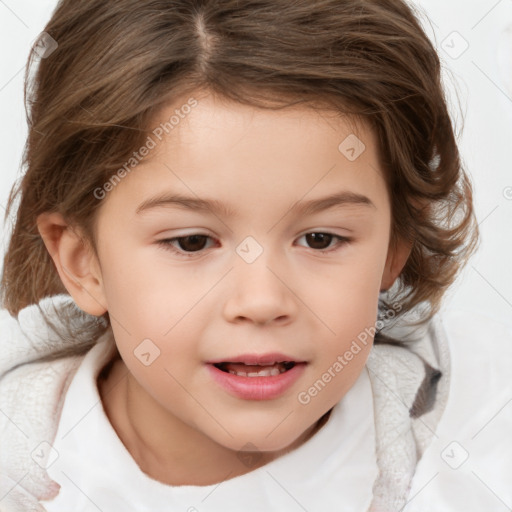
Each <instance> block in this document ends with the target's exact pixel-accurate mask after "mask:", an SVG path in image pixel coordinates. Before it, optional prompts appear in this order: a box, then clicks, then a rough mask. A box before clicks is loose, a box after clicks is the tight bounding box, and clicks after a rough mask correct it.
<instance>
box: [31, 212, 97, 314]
mask: <svg viewBox="0 0 512 512" xmlns="http://www.w3.org/2000/svg"><path fill="white" fill-rule="evenodd" d="M37 228H38V230H39V233H40V235H41V237H42V239H43V241H44V244H45V246H46V248H47V249H48V252H49V253H50V256H51V257H52V259H53V262H54V263H55V267H56V268H57V272H58V273H59V276H60V278H61V280H62V283H63V284H64V286H65V287H66V289H67V291H68V292H69V294H70V295H71V296H72V297H73V299H74V301H75V302H76V304H77V306H78V307H79V308H80V309H82V310H83V311H85V312H86V313H89V314H90V315H95V316H101V315H103V314H104V313H105V312H106V311H107V306H106V304H107V302H106V300H105V295H104V291H103V282H102V278H101V270H100V266H99V262H98V261H97V258H96V255H95V254H94V251H93V249H92V248H91V247H90V245H89V244H86V243H85V241H84V238H83V237H81V236H80V234H79V232H78V231H77V230H75V229H73V228H72V227H71V226H70V225H69V224H68V223H67V222H66V221H65V220H64V217H63V216H62V215H61V214H60V213H42V214H41V215H39V216H38V217H37Z"/></svg>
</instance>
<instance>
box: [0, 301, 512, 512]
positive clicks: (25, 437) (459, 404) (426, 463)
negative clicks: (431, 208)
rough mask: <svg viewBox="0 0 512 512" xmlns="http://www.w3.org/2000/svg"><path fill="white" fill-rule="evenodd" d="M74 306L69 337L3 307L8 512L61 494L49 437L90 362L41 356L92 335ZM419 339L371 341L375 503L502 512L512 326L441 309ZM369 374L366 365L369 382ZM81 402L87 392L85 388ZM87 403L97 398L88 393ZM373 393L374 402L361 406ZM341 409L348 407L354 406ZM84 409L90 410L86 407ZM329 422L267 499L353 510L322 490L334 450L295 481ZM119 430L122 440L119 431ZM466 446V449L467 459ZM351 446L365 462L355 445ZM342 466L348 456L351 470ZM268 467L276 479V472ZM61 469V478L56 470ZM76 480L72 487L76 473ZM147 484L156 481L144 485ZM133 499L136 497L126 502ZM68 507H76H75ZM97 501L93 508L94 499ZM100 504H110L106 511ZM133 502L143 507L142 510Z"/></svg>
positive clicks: (510, 499) (28, 313)
mask: <svg viewBox="0 0 512 512" xmlns="http://www.w3.org/2000/svg"><path fill="white" fill-rule="evenodd" d="M65 304H70V297H69V296H67V295H60V296H55V297H49V298H46V299H43V300H42V301H41V303H40V305H41V307H42V309H43V310H45V311H46V312H47V313H48V314H49V315H50V316H52V317H53V320H54V322H56V323H57V324H59V318H60V316H61V315H60V311H61V310H60V309H59V308H60V307H61V306H64V305H65ZM71 304H72V301H71ZM53 306H57V309H56V310H55V309H53ZM75 313H76V325H74V326H73V329H72V331H73V333H74V335H73V336H70V337H66V338H60V337H59V336H58V335H56V334H55V333H53V332H52V331H50V330H48V329H47V328H46V326H45V324H44V323H43V321H42V318H41V314H40V312H39V310H38V309H37V307H36V305H31V306H28V307H27V308H25V309H24V310H22V311H21V312H20V314H19V316H18V319H15V318H13V317H11V316H10V315H9V314H8V313H7V312H6V311H0V338H1V339H0V342H1V343H2V350H1V351H0V445H1V446H0V511H1V512H27V511H30V512H32V511H38V512H44V511H45V510H46V509H45V508H44V507H43V503H44V502H43V501H40V500H46V501H47V502H48V503H49V501H48V500H50V498H51V497H52V496H55V495H56V493H57V491H58V486H57V485H56V483H55V482H53V481H52V480H51V479H50V477H49V475H48V473H47V471H46V469H45V464H46V465H48V464H49V463H50V462H51V461H52V457H53V455H54V453H55V452H53V451H52V450H51V449H50V448H51V447H50V446H49V445H50V444H57V445H58V443H59V437H57V438H56V432H57V427H58V426H59V424H58V421H59V417H60V413H61V410H62V406H63V398H64V397H66V396H70V395H69V394H67V391H68V386H69V384H70V382H71V380H72V378H73V375H74V374H75V372H76V370H77V368H78V367H81V368H85V367H86V366H84V365H86V364H88V363H86V362H84V358H83V356H69V357H63V358H60V359H58V360H56V361H52V362H44V361H42V360H41V358H42V357H44V356H46V355H49V354H53V353H55V351H60V350H62V349H65V348H74V347H76V345H77V343H78V344H80V345H83V346H88V344H89V345H90V346H92V345H93V344H94V339H93V338H92V335H91V333H92V332H93V330H94V329H92V327H94V324H95V323H96V320H93V319H91V318H90V317H89V318H87V317H80V314H79V313H80V311H79V310H78V308H76V312H75ZM418 336H419V337H418V340H417V341H416V342H414V344H411V345H410V346H409V347H408V348H401V347H396V346H376V347H373V348H372V355H371V357H370V358H369V360H368V364H367V367H368V370H369V377H370V383H371V395H370V399H372V400H373V406H374V419H375V438H376V451H377V453H376V455H377V466H378V468H379V474H378V476H377V478H376V480H375V482H374V488H373V490H374V497H373V501H372V504H371V505H370V510H371V511H372V512H388V511H389V512H394V511H398V510H400V511H401V512H431V511H434V510H435V511H436V512H443V511H458V510H464V511H465V512H481V511H482V510H485V511H486V512H487V511H491V512H492V511H497V512H499V511H501V510H508V509H510V508H511V507H512V485H510V482H511V481H512V434H511V432H512V386H511V378H510V374H511V371H510V369H511V368H512V330H511V329H510V328H505V327H504V326H502V325H501V324H499V323H497V322H495V321H493V320H491V319H489V318H485V317H482V316H480V315H477V314H475V313H473V312H471V313H462V312H446V311H445V312H443V313H442V314H441V315H436V317H435V318H434V319H433V321H432V322H431V324H430V325H429V326H428V328H426V329H423V330H422V331H421V332H420V333H419V335H418ZM99 342H101V340H100V341H99ZM415 352H417V353H419V354H421V355H422V357H424V358H426V359H427V361H428V362H429V363H430V364H431V366H433V367H434V368H439V369H440V370H441V371H442V372H443V377H442V378H441V380H440V381H439V383H438V386H437V396H436V400H435V403H434V404H433V409H432V410H431V411H430V412H428V413H427V414H424V415H422V416H421V417H419V418H417V419H414V418H410V416H409V415H408V414H407V413H406V412H407V411H409V409H410V406H411V404H412V399H413V398H414V396H415V393H416V392H417V390H418V388H419V385H420V384H421V382H422V381H423V380H424V378H425V372H424V371H421V368H420V366H421V365H419V364H418V356H416V355H415ZM89 354H92V352H89ZM89 357H90V358H92V357H93V356H92V355H91V356H89ZM89 360H90V359H89ZM93 373H94V372H93ZM364 378H365V377H364V373H363V376H362V379H364ZM361 382H362V381H361ZM358 383H359V382H358ZM93 390H94V388H93ZM356 390H357V388H353V391H354V392H355V391H356ZM415 390H416V391H415ZM347 396H349V395H347ZM393 397H394V399H393ZM79 399H80V400H83V399H84V398H82V396H81V395H80V396H79ZM77 400H78V399H77ZM88 400H89V402H88V403H91V402H90V400H91V396H89V398H88ZM369 402H370V400H367V401H366V402H365V403H369ZM82 403H87V402H82ZM345 403H347V402H345V401H342V403H341V404H340V405H343V404H345ZM98 405H99V402H98ZM96 407H97V406H96ZM346 408H347V410H349V407H348V406H347V407H346ZM352 408H353V405H350V414H345V415H344V417H343V421H340V420H341V416H338V417H337V418H338V421H339V423H340V426H341V427H343V425H344V424H345V417H346V419H347V421H349V422H350V421H351V420H352V416H351V414H352ZM93 410H94V408H93ZM335 411H338V413H339V412H340V408H335ZM335 411H334V412H335ZM85 412H87V411H84V414H85ZM333 420H334V421H333ZM84 421H85V419H84ZM333 425H337V423H336V416H333V417H332V418H331V419H330V421H329V422H328V423H327V424H326V425H324V427H323V428H322V429H321V430H320V431H319V432H318V433H317V434H316V435H315V436H314V437H312V438H311V439H310V440H309V441H308V442H307V443H306V444H304V445H303V446H302V447H300V448H299V449H297V450H296V451H294V452H292V453H291V454H288V455H287V456H296V457H297V458H296V459H295V460H296V464H293V465H291V466H292V470H293V472H294V475H295V472H296V474H297V475H298V476H297V480H296V482H297V483H296V487H297V489H296V488H295V487H290V488H286V489H287V490H286V491H285V490H284V486H283V488H281V490H282V495H280V496H281V499H282V500H283V501H280V502H277V501H273V502H272V505H274V506H275V509H276V510H287V511H288V510H294V508H293V507H294V506H295V509H297V510H303V508H301V507H300V506H299V504H298V503H297V502H295V501H293V498H292V496H295V495H296V494H295V492H296V491H297V492H299V491H301V490H302V489H303V488H304V489H307V491H308V492H305V494H308V493H309V494H308V496H307V497H308V498H309V499H310V500H311V501H312V503H313V504H312V505H311V506H310V507H309V508H308V507H307V506H305V508H306V510H308V511H309V512H311V510H315V508H314V507H315V504H316V503H317V501H318V502H319V503H322V501H321V500H322V499H323V503H324V506H323V508H322V507H320V508H321V509H322V510H324V509H327V510H342V511H343V510H351V509H350V508H346V507H344V498H345V496H344V495H343V494H341V493H340V492H339V491H336V492H334V491H333V492H332V494H330V495H325V498H323V497H324V488H330V487H329V484H330V483H331V481H330V480H329V479H328V478H327V477H326V473H325V472H323V471H324V470H325V468H328V467H334V466H329V465H335V464H336V463H337V462H338V456H339V454H336V456H335V457H327V458H326V461H327V463H326V465H322V467H321V469H320V472H313V471H311V479H310V480H309V483H308V486H306V487H304V484H303V483H300V476H301V472H302V476H304V475H305V474H307V473H308V471H309V470H312V468H313V465H311V464H310V459H311V461H313V463H316V464H317V466H318V465H319V464H320V459H315V456H316V454H317V453H318V457H320V458H321V457H326V452H325V450H324V451H323V452H322V450H317V448H316V443H317V442H320V443H322V439H324V438H325V436H326V435H333V437H332V439H331V444H330V448H331V453H332V454H334V453H335V450H336V448H337V447H338V443H339V439H338V435H339V431H338V430H336V432H335V433H334V434H335V435H334V434H333V432H332V431H331V434H329V428H332V426H333ZM324 429H325V430H324ZM410 432H412V435H410ZM89 433H91V432H90V431H89ZM326 433H327V434H326ZM69 435H71V434H69ZM61 437H62V436H61ZM68 437H69V436H66V438H65V439H67V438H68ZM115 439H117V442H118V443H120V441H119V439H118V438H117V437H116V438H115ZM81 441H83V439H82V440H81ZM322 446H325V445H323V444H322ZM109 449H115V442H113V443H110V444H109ZM300 450H302V451H300ZM64 451H65V450H64ZM466 452H467V453H468V454H469V455H468V458H467V460H464V458H465V456H466V455H465V454H466ZM299 454H300V458H299V457H298V455H299ZM125 455H128V454H127V453H125ZM352 455H353V456H354V457H355V458H356V459H359V455H360V451H359V449H358V451H357V453H356V452H353V453H352ZM97 456H99V465H98V466H97V467H96V470H97V471H100V470H101V469H102V468H103V466H104V464H105V461H106V460H107V457H106V456H105V457H104V458H102V457H101V454H99V455H98V454H97ZM287 456H285V457H283V458H282V459H278V460H277V461H274V463H272V464H275V468H276V471H277V470H278V468H279V463H281V464H282V463H283V462H282V461H284V463H285V465H286V468H288V463H287V459H286V457H287ZM347 456H348V455H347ZM61 459H62V461H63V460H64V459H65V456H64V455H62V454H59V458H58V459H57V461H56V462H55V463H54V465H51V466H50V467H49V469H50V471H54V470H56V469H57V467H58V466H57V465H56V464H57V462H58V461H59V460H61ZM128 460H129V461H131V464H132V469H133V464H134V462H133V460H132V459H131V458H129V459H128ZM340 464H342V463H340ZM346 464H349V469H347V466H346ZM269 467H270V466H268V465H267V466H265V467H264V468H260V470H261V471H260V472H259V474H260V475H261V478H263V476H264V475H265V473H264V470H265V469H268V468H269ZM354 467H356V466H354ZM123 469H124V468H123ZM340 470H341V471H345V474H347V472H348V474H351V472H352V462H349V463H347V460H344V461H343V467H340ZM257 471H258V470H257ZM283 471H284V470H283ZM52 474H53V473H52ZM254 474H256V472H254ZM266 475H267V476H269V473H266ZM272 475H273V476H276V475H277V476H276V478H277V477H279V476H280V475H279V474H278V473H276V474H274V473H272ZM316 475H319V476H316ZM247 476H248V475H244V477H247ZM253 476H254V475H253V474H250V477H251V478H250V479H248V480H247V479H246V480H245V481H250V480H251V479H252V477H253ZM244 477H239V479H240V480H238V479H233V480H231V481H226V482H223V483H222V484H220V485H219V486H217V487H215V490H213V492H212V493H211V495H210V496H208V497H207V495H206V494H205V495H201V498H200V499H201V501H200V502H196V503H191V504H187V507H188V508H187V507H185V508H183V509H181V508H180V507H178V508H176V507H175V506H170V507H169V508H164V510H184V511H186V512H202V511H203V510H206V509H205V503H207V502H208V501H209V500H210V499H213V497H214V495H215V494H216V493H217V492H218V491H219V490H220V489H221V488H224V487H226V486H230V485H234V484H235V483H237V481H239V482H243V480H242V478H244ZM411 477H412V479H411ZM62 478H65V477H64V476H63V475H61V479H62ZM112 478H115V475H112V474H109V475H108V480H104V481H103V485H104V488H103V490H102V493H104V494H105V496H107V495H110V496H111V495H112V489H113V488H112V487H111V479H112ZM258 478H260V477H258ZM60 481H61V480H60ZM272 481H273V482H274V486H278V484H277V482H276V480H272ZM279 481H280V480H279ZM152 482H153V481H152ZM69 483H70V484H71V485H73V483H71V481H69ZM271 484H272V482H271V481H270V480H268V482H267V486H266V487H263V488H262V490H261V491H258V493H260V494H259V495H258V496H257V498H258V500H259V499H260V496H261V499H262V500H265V499H267V498H268V496H271V495H272V492H275V487H271ZM158 485H159V486H160V485H161V484H158ZM132 487H133V486H132V485H130V484H126V483H125V482H122V485H121V486H120V487H119V488H120V489H123V491H124V490H126V493H125V494H124V497H123V499H126V500H128V501H129V500H130V499H131V498H129V497H128V494H127V493H128V492H131V491H132ZM333 487H334V486H333ZM176 489H177V492H178V494H179V493H180V492H182V491H183V492H187V488H175V490H176ZM201 489H206V487H202V488H201ZM291 489H293V491H292V492H290V490H291ZM271 491H272V492H271ZM151 492H152V490H151V489H150V491H149V494H151ZM157 492H158V491H157ZM250 492H251V491H249V493H246V494H245V495H244V498H245V501H244V502H243V503H244V505H245V504H246V503H248V502H249V503H251V506H253V507H254V510H261V511H262V512H264V511H266V510H272V508H269V507H268V506H267V504H265V505H261V504H260V502H259V501H257V502H255V501H254V498H255V496H254V495H252V494H250ZM288 492H289V493H290V494H288ZM63 495H64V494H63ZM233 495H234V494H233V493H227V496H228V498H227V499H226V500H225V501H224V502H223V503H221V504H220V507H219V508H217V510H221V511H224V510H226V507H227V506H231V505H227V504H228V503H230V498H229V497H230V496H233ZM205 498H206V499H205ZM105 499H108V498H107V497H106V498H105ZM148 499H151V498H148ZM221 501H222V500H221ZM267 501H268V499H267ZM55 503H57V502H56V501H55ZM210 503H212V502H210ZM261 503H265V501H262V502H261ZM325 504H327V505H325ZM131 505H133V503H131V502H130V506H131ZM238 505H239V507H238V508H237V510H240V509H241V508H240V503H238ZM308 505H309V501H308ZM180 506H181V505H180ZM242 509H245V507H242ZM67 510H70V509H69V507H68V509H67ZM75 510H78V509H77V508H76V507H75V504H73V506H72V509H71V510H70V512H71V511H73V512H74V511H75ZM92 510H98V509H97V508H96V507H94V508H93V509H92ZM102 510H103V512H109V508H104V509H102ZM113 510H116V511H117V510H130V509H129V508H127V505H122V506H120V507H118V506H117V505H116V506H115V507H114V508H113ZM137 510H144V508H142V507H138V508H137ZM152 510H158V509H154V508H153V509H152ZM365 510H366V509H365V506H363V507H362V508H361V507H360V508H357V511H358V512H359V511H360V512H363V511H365Z"/></svg>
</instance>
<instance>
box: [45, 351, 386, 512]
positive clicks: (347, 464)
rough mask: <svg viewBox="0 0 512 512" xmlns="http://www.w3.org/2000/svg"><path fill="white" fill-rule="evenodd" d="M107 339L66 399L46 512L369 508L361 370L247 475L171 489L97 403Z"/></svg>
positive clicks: (369, 441) (371, 447)
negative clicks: (319, 418)
mask: <svg viewBox="0 0 512 512" xmlns="http://www.w3.org/2000/svg"><path fill="white" fill-rule="evenodd" d="M104 345H105V343H101V344H98V345H96V346H95V347H94V348H93V349H92V350H91V351H90V352H89V353H88V354H87V355H86V357H85V359H84V361H83V362H82V365H81V366H80V368H79V370H78V372H77V373H76V375H75V377H74V379H73V381H72V383H71V385H70V387H69V390H68V393H67V396H66V399H65V403H64V408H63V411H62V417H61V421H60V424H59V429H58V432H57V437H56V440H55V442H54V444H53V446H54V449H55V450H56V451H57V452H58V458H57V459H56V461H55V462H54V463H53V464H52V465H51V466H50V467H49V468H48V473H49V475H50V477H51V478H52V479H53V480H55V481H57V482H58V483H59V484H60V485H61V490H60V493H59V495H58V496H57V498H56V499H54V500H53V501H49V502H44V506H45V508H46V510H47V511H48V512H69V511H70V510H73V512H89V511H91V512H92V511H95V512H97V511H98V509H100V510H102V511H104V512H109V511H121V510H122V511H123V512H130V511H137V512H142V511H152V512H156V511H160V510H161V511H164V510H166V511H170V510H173V511H174V510H182V511H187V510H189V511H195V510H197V511H201V512H208V511H223V512H230V511H233V512H235V511H236V512H239V511H240V510H244V511H248V512H251V511H276V512H277V511H283V510H287V511H288V510H290V511H292V510H307V511H309V512H315V511H325V510H331V509H332V505H333V503H337V504H338V508H337V509H338V510H346V511H363V510H367V508H368V507H369V505H370V502H371V501H372V485H373V482H374V480H375V479H376V477H377V474H378V467H377V463H376V456H375V431H374V421H373V401H372V389H371V385H370V379H369V377H368V373H367V371H366V370H364V371H363V372H362V373H361V375H360V377H359V378H358V380H357V381H356V383H355V384H354V386H353V387H352V388H351V389H350V390H349V392H348V393H347V394H346V395H345V397H344V398H343V400H342V401H341V402H339V403H338V404H337V405H336V406H335V407H334V408H333V411H332V413H331V416H330V418H329V420H328V421H327V423H326V424H325V425H324V426H323V427H322V428H321V429H320V430H319V431H318V432H317V433H316V434H315V435H314V436H313V437H312V438H310V439H309V440H308V441H307V442H306V443H304V444H303V445H302V446H300V447H299V448H297V449H295V450H293V451H292V452H290V453H288V454H286V455H284V456H282V457H280V458H279V459H277V460H275V461H273V462H270V463H268V464H266V465H265V466H262V467H261V468H258V469H256V470H253V471H250V472H249V473H246V474H245V475H242V476H239V477H236V478H232V479H230V480H226V481H224V482H223V483H222V484H221V485H210V486H179V487H178V486H169V485H164V484H162V483H160V482H157V481H156V480H153V479H151V478H150V477H148V476H147V475H146V474H144V473H143V472H142V471H141V470H140V468H139V467H138V466H137V464H136V463H135V461H134V460H133V458H132V457H131V455H130V454H129V452H128V451H127V450H126V448H125V447H124V445H123V444H122V442H121V441H120V439H119V438H118V437H117V435H116V433H115V431H114V430H113V428H112V426H111V424H110V423H109V421H108V418H107V416H106V415H105V412H104V410H103V407H102V406H101V402H100V397H99V394H98V390H97V387H96V377H97V375H98V372H99V370H100V369H101V367H102V365H103V364H104V357H103V356H104V353H105V352H106V350H105V346H104Z"/></svg>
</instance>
